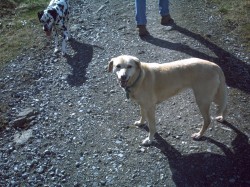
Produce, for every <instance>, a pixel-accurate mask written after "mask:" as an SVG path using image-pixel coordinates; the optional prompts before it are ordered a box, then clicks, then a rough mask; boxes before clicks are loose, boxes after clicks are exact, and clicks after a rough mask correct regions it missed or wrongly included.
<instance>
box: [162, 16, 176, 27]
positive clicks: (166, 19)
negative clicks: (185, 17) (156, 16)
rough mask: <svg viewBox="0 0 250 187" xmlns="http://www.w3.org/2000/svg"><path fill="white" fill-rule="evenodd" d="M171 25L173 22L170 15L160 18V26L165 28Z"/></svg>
mask: <svg viewBox="0 0 250 187" xmlns="http://www.w3.org/2000/svg"><path fill="white" fill-rule="evenodd" d="M173 23H174V20H173V19H172V18H171V16H170V15H166V16H162V17H161V24H162V25H165V26H167V25H171V24H173Z"/></svg>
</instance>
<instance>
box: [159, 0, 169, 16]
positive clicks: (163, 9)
mask: <svg viewBox="0 0 250 187" xmlns="http://www.w3.org/2000/svg"><path fill="white" fill-rule="evenodd" d="M159 13H160V15H161V16H167V15H169V1H168V0H159Z"/></svg>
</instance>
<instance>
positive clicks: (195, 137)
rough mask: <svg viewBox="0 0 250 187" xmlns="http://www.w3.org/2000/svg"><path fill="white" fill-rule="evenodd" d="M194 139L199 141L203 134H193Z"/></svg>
mask: <svg viewBox="0 0 250 187" xmlns="http://www.w3.org/2000/svg"><path fill="white" fill-rule="evenodd" d="M191 137H192V138H193V139H196V140H198V139H200V138H201V133H200V132H197V133H194V134H192V136H191Z"/></svg>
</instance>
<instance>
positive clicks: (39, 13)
mask: <svg viewBox="0 0 250 187" xmlns="http://www.w3.org/2000/svg"><path fill="white" fill-rule="evenodd" d="M43 14H44V12H43V11H40V12H37V16H38V19H39V21H40V20H41V18H42V16H43Z"/></svg>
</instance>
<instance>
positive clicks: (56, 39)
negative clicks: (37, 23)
mask: <svg viewBox="0 0 250 187" xmlns="http://www.w3.org/2000/svg"><path fill="white" fill-rule="evenodd" d="M58 52H59V45H58V31H57V29H55V50H54V53H58Z"/></svg>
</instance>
